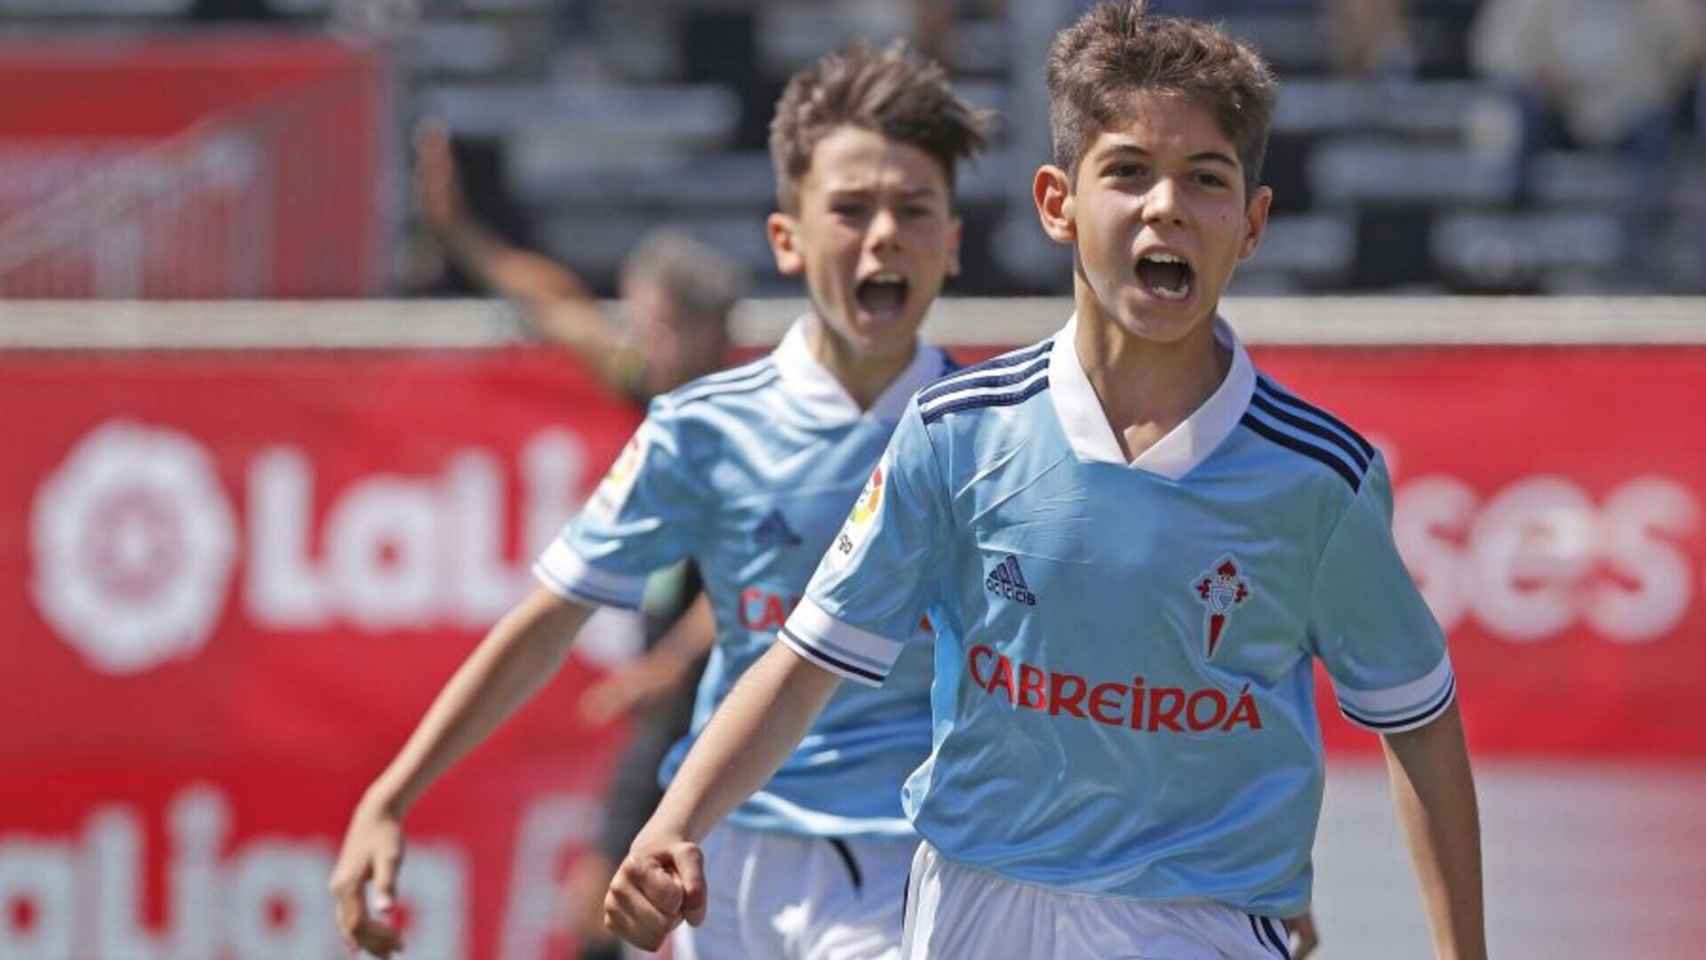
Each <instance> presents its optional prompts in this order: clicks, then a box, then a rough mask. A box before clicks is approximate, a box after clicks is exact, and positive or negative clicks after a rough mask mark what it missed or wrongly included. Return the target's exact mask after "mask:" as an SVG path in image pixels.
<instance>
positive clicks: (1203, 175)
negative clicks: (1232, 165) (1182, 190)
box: [1197, 170, 1226, 187]
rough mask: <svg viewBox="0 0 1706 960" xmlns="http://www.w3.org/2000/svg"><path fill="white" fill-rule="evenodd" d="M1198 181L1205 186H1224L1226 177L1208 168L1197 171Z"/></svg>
mask: <svg viewBox="0 0 1706 960" xmlns="http://www.w3.org/2000/svg"><path fill="white" fill-rule="evenodd" d="M1197 182H1198V183H1200V184H1203V185H1204V186H1209V187H1224V186H1226V178H1225V177H1222V176H1221V175H1220V174H1218V173H1212V172H1210V171H1207V170H1200V171H1198V172H1197Z"/></svg>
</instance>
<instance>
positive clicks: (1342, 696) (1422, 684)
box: [1334, 656, 1457, 734]
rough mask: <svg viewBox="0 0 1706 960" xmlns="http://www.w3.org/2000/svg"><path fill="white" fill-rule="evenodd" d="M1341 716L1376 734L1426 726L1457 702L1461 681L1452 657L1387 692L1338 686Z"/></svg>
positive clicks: (1447, 657)
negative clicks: (1457, 675)
mask: <svg viewBox="0 0 1706 960" xmlns="http://www.w3.org/2000/svg"><path fill="white" fill-rule="evenodd" d="M1334 690H1335V693H1336V694H1337V696H1338V700H1339V712H1340V713H1342V714H1344V717H1345V719H1346V720H1349V721H1350V722H1352V723H1354V724H1356V725H1357V726H1359V727H1362V728H1363V729H1365V730H1372V731H1374V732H1375V733H1381V734H1386V733H1403V732H1404V731H1405V730H1414V729H1416V728H1417V727H1422V726H1426V725H1427V724H1428V723H1429V722H1431V721H1432V720H1433V719H1434V718H1436V717H1438V716H1439V715H1440V714H1442V713H1444V712H1445V709H1446V708H1447V707H1449V706H1451V702H1452V701H1453V700H1455V699H1456V698H1457V677H1456V675H1455V674H1454V673H1453V672H1452V669H1451V657H1450V656H1444V657H1441V658H1440V661H1439V665H1438V666H1436V667H1434V668H1433V669H1432V670H1430V671H1428V673H1427V674H1426V675H1425V676H1422V677H1419V678H1417V679H1415V680H1412V681H1410V682H1409V683H1404V684H1399V685H1398V686H1396V687H1388V688H1386V689H1384V690H1358V689H1356V688H1353V687H1347V686H1343V685H1340V684H1338V683H1336V682H1335V684H1334Z"/></svg>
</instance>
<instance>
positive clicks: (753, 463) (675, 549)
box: [534, 325, 949, 837]
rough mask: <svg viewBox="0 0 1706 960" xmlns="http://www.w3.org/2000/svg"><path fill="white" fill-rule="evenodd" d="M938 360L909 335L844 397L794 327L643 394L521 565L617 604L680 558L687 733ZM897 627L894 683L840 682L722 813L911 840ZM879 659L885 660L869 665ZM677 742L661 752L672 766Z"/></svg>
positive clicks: (908, 664) (844, 506)
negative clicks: (687, 624)
mask: <svg viewBox="0 0 1706 960" xmlns="http://www.w3.org/2000/svg"><path fill="white" fill-rule="evenodd" d="M947 369H949V364H948V360H947V357H946V355H945V354H943V353H942V352H941V351H940V350H937V349H935V348H931V347H923V346H920V347H919V350H918V353H917V356H916V357H915V359H914V361H913V363H912V365H911V366H910V367H909V368H908V369H907V370H906V371H905V372H904V373H902V375H901V376H900V378H899V379H898V380H897V381H896V382H895V383H894V384H893V385H892V386H891V387H889V388H888V390H887V391H885V392H884V394H883V395H882V396H881V397H879V398H878V400H877V402H876V403H875V404H874V405H873V406H872V408H871V409H870V410H869V411H868V412H863V413H862V412H861V411H860V410H859V409H858V408H857V407H856V406H855V405H854V404H853V401H852V400H851V399H850V398H848V397H847V396H846V394H845V392H844V391H842V389H841V387H840V386H839V384H838V383H837V382H836V381H835V380H834V379H833V377H831V376H830V375H829V374H828V373H827V372H826V371H825V370H824V369H823V368H822V367H821V366H820V365H818V364H817V363H816V361H815V360H813V359H812V358H811V357H810V355H809V351H808V350H807V349H806V346H805V339H804V334H803V330H802V328H801V327H800V326H798V325H796V327H795V328H794V329H793V330H792V331H790V333H789V334H788V336H787V337H786V338H784V340H783V342H782V344H781V345H780V346H779V347H778V348H777V350H776V351H775V352H774V353H772V354H771V355H769V356H767V357H765V358H763V359H761V360H758V361H756V362H754V363H751V364H747V365H746V366H743V367H740V368H737V369H734V370H731V371H727V372H723V373H719V374H715V375H713V376H710V377H706V378H704V379H702V380H699V381H697V382H695V383H693V384H690V385H688V386H686V387H683V388H681V389H679V390H676V391H674V392H672V393H669V394H667V395H665V396H663V397H660V398H658V399H657V400H656V401H654V402H653V404H652V407H651V409H650V411H649V413H648V416H647V418H646V421H645V423H644V424H643V425H642V426H641V427H640V429H639V431H638V432H637V433H636V435H635V440H634V442H633V443H632V444H631V445H630V450H629V451H627V452H625V453H624V455H623V456H622V457H620V458H618V461H617V464H616V466H615V467H613V468H612V473H611V475H610V476H609V477H608V478H607V479H606V480H605V482H604V483H603V484H601V485H600V487H599V488H598V489H597V490H596V491H595V492H594V495H593V497H592V498H591V500H589V502H588V504H587V506H586V508H585V509H584V510H583V511H582V512H581V514H580V515H579V516H577V517H576V518H575V519H574V520H573V521H571V522H570V523H569V524H568V525H567V526H566V527H565V528H564V530H563V532H562V534H561V536H560V537H559V538H558V540H557V541H556V542H555V543H554V544H552V546H551V547H550V549H548V550H547V551H546V553H545V555H544V556H542V557H541V558H540V560H539V562H538V563H537V564H536V565H535V568H534V569H535V574H536V575H537V576H538V578H539V579H540V580H541V581H542V582H543V583H545V584H546V585H547V586H548V587H550V588H551V589H553V590H555V591H556V592H558V593H559V594H561V595H563V596H567V597H570V598H574V599H579V600H582V601H585V602H590V603H597V604H614V605H618V606H633V605H635V604H636V603H637V602H638V600H639V597H640V589H641V587H642V586H643V583H644V578H645V575H646V574H647V573H649V572H651V571H653V570H656V569H658V568H660V567H663V566H666V565H668V564H671V563H673V562H676V561H677V560H679V559H681V558H682V557H686V556H691V557H693V558H694V559H695V560H696V561H697V563H698V565H699V569H700V571H701V572H702V574H703V577H704V581H705V590H706V593H707V594H708V595H709V596H710V598H711V601H712V606H713V608H714V610H715V614H716V622H717V643H716V647H715V649H714V650H713V651H712V654H711V657H710V662H709V665H708V666H707V667H706V670H705V674H704V678H703V680H702V681H701V682H700V685H699V690H698V696H697V700H696V703H695V709H694V720H693V731H694V733H695V734H697V733H698V732H699V731H700V730H702V729H703V728H704V725H705V723H706V721H707V720H708V719H709V718H710V715H711V713H712V711H713V710H714V709H715V708H716V706H717V704H719V703H721V702H722V700H723V698H724V697H725V696H727V695H728V692H729V690H730V689H731V688H732V687H733V685H734V683H735V681H736V680H737V679H738V678H739V676H740V674H741V673H742V672H743V671H745V670H746V668H747V667H748V666H750V665H751V664H752V663H753V662H754V661H755V660H757V658H758V657H759V656H760V655H761V654H763V653H764V652H765V651H766V650H767V649H768V648H769V647H770V644H771V643H772V642H774V640H775V638H776V634H777V630H778V628H780V627H781V625H782V623H783V620H784V618H785V617H786V616H787V613H788V611H789V610H790V609H791V608H792V607H793V605H794V604H795V603H796V602H797V601H798V598H799V597H800V595H801V594H802V593H803V592H804V590H805V583H806V580H807V578H809V577H810V575H811V572H812V570H813V569H814V568H815V567H816V565H817V562H818V559H819V558H820V557H821V556H822V555H823V553H824V550H825V548H826V547H827V546H828V545H829V542H830V538H831V537H833V536H834V535H835V532H836V530H837V528H838V527H839V525H840V523H841V521H842V519H843V518H844V517H846V515H847V511H848V508H849V507H850V506H851V505H852V503H853V501H854V498H855V497H856V496H857V495H858V493H859V490H860V487H861V486H862V485H863V484H864V482H865V479H866V477H867V476H868V475H869V474H870V471H871V467H872V465H873V464H874V463H875V462H876V460H877V458H878V457H879V456H880V455H881V453H882V451H883V449H884V447H885V446H886V444H887V443H888V440H889V437H890V435H891V434H892V433H893V430H894V426H895V421H896V420H897V419H898V417H899V415H900V413H901V411H903V410H904V409H905V405H906V402H907V400H908V398H909V397H910V396H911V395H912V394H913V392H915V391H916V390H917V389H918V388H919V387H920V386H923V385H925V384H927V383H929V382H931V381H932V380H934V379H936V378H938V377H939V376H940V375H941V374H942V373H943V372H944V371H945V370H947ZM913 620H914V624H913V627H914V629H911V630H902V631H899V633H898V635H899V636H900V638H901V640H902V641H903V643H904V646H905V649H904V650H897V651H895V654H896V656H895V658H894V659H895V660H896V662H895V664H894V669H893V680H892V681H891V682H890V683H889V684H888V685H887V686H885V687H883V688H882V689H880V690H879V689H868V688H863V687H856V686H853V685H846V686H845V687H844V689H842V690H841V691H839V692H838V693H837V694H836V696H835V697H834V698H833V699H832V700H831V702H830V704H829V706H828V707H827V708H826V709H825V710H824V712H823V714H822V716H821V717H820V718H819V719H818V721H817V723H816V724H815V725H814V726H813V727H812V729H811V731H810V732H809V733H808V734H807V735H806V737H805V739H804V740H803V741H802V742H801V743H800V746H799V748H798V749H797V750H796V751H795V752H794V753H793V755H792V756H790V757H789V758H788V760H787V761H786V762H785V763H784V764H783V766H782V768H781V770H780V771H779V772H778V773H777V774H776V776H775V777H774V778H773V779H772V780H771V781H770V783H769V784H768V785H766V786H765V787H764V789H762V790H761V791H759V792H758V793H757V794H755V795H754V796H753V797H752V798H751V799H750V800H749V801H747V802H746V803H744V804H743V805H742V806H741V807H740V808H738V809H737V811H736V812H735V813H734V814H733V815H732V816H731V817H730V820H731V822H733V823H736V824H739V825H741V826H745V827H749V828H752V829H759V830H777V831H782V832H787V833H794V834H804V835H812V836H838V837H860V836H868V837H910V836H912V835H913V831H912V827H911V825H910V824H909V823H908V822H907V821H906V819H905V817H904V816H903V814H902V812H901V808H900V791H901V784H902V782H903V781H904V780H905V778H906V776H907V775H908V774H909V773H911V772H912V770H913V769H914V768H916V767H917V766H918V764H919V763H920V762H922V761H923V759H924V757H925V755H926V754H927V752H928V751H929V747H930V726H929V724H930V706H929V687H930V673H931V650H930V643H929V634H928V633H927V632H924V631H922V630H920V629H917V621H918V618H917V617H914V618H913ZM886 666H887V665H886V664H885V667H886ZM690 742H691V738H689V741H687V742H684V743H682V744H680V745H678V746H677V748H676V749H675V750H674V751H673V752H672V753H671V755H670V756H669V758H668V759H667V760H666V761H665V764H664V769H663V771H662V774H661V775H662V779H663V780H664V782H665V783H667V782H668V780H669V779H670V778H671V777H672V776H673V775H674V772H675V770H676V768H677V767H678V766H679V764H680V761H681V759H682V757H683V756H684V755H685V753H686V749H687V747H688V745H689V743H690Z"/></svg>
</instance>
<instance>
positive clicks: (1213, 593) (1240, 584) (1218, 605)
mask: <svg viewBox="0 0 1706 960" xmlns="http://www.w3.org/2000/svg"><path fill="white" fill-rule="evenodd" d="M1193 589H1195V590H1196V592H1197V599H1199V600H1201V601H1202V603H1203V606H1204V607H1206V608H1207V609H1206V610H1205V611H1204V615H1203V631H1204V636H1205V637H1207V641H1208V652H1207V653H1206V654H1204V655H1205V656H1208V657H1213V656H1214V651H1215V648H1216V647H1218V646H1220V635H1221V633H1222V632H1223V631H1224V630H1225V629H1226V618H1227V617H1228V616H1230V615H1231V613H1232V610H1233V608H1235V607H1237V606H1238V605H1239V604H1241V603H1243V602H1244V601H1245V600H1247V599H1249V597H1250V586H1249V584H1247V583H1245V582H1244V579H1243V578H1242V577H1240V576H1239V575H1238V561H1237V560H1235V559H1233V557H1232V555H1231V554H1230V553H1229V554H1227V555H1225V556H1223V557H1221V558H1220V561H1219V562H1218V563H1216V564H1215V565H1214V568H1213V569H1211V570H1205V571H1204V572H1203V575H1202V577H1201V578H1200V579H1199V580H1197V582H1196V585H1195V586H1194V587H1193Z"/></svg>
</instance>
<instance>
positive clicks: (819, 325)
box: [806, 316, 918, 410]
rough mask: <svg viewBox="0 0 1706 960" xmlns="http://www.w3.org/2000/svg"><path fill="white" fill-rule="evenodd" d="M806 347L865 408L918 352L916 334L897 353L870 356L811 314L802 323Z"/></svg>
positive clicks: (887, 386)
mask: <svg viewBox="0 0 1706 960" xmlns="http://www.w3.org/2000/svg"><path fill="white" fill-rule="evenodd" d="M806 347H807V349H809V350H810V351H811V355H812V359H814V360H816V361H817V362H818V363H820V364H823V368H824V369H825V370H828V371H829V373H830V375H831V376H833V377H834V378H835V379H836V382H838V383H840V384H841V388H842V389H843V390H846V391H847V395H848V396H849V397H851V398H852V399H853V402H854V403H855V404H856V405H858V407H859V409H860V410H869V409H871V407H872V406H874V405H875V404H876V402H877V398H878V397H880V396H882V395H883V391H884V390H887V389H888V388H889V386H890V385H891V384H893V383H894V382H895V381H896V380H898V379H899V378H900V375H901V374H902V373H903V372H905V370H906V368H907V367H908V366H910V365H911V364H912V358H913V357H915V356H917V354H918V338H917V337H913V338H912V340H911V341H910V343H909V345H908V347H907V348H906V349H905V350H904V351H902V352H900V353H896V354H894V355H892V356H873V355H871V354H868V353H862V352H860V351H859V350H858V349H857V348H856V347H855V346H854V345H853V344H851V343H848V342H847V341H846V340H845V339H843V338H841V337H839V336H837V335H836V333H835V331H834V330H832V329H830V326H829V324H827V323H825V322H824V321H823V320H821V319H819V318H818V317H816V316H813V317H812V318H811V320H810V321H809V324H808V326H807V327H806Z"/></svg>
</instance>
